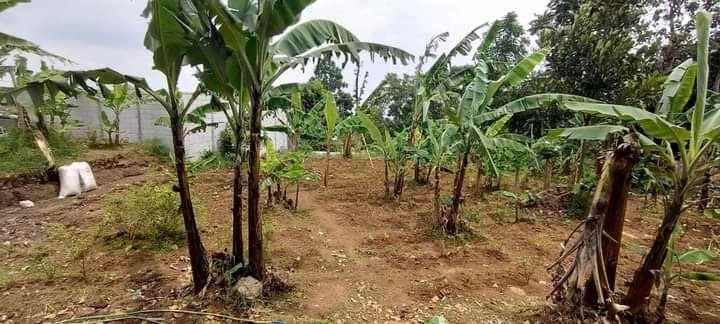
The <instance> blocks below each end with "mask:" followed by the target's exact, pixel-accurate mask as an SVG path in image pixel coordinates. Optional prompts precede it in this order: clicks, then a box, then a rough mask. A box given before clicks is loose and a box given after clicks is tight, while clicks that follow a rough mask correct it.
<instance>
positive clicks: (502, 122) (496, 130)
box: [485, 115, 513, 137]
mask: <svg viewBox="0 0 720 324" xmlns="http://www.w3.org/2000/svg"><path fill="white" fill-rule="evenodd" d="M512 116H513V115H506V116H505V117H503V118H500V119H498V120H496V121H495V122H493V123H492V125H490V127H488V129H487V131H486V132H485V134H487V136H488V137H497V136H498V135H500V133H502V132H503V131H504V130H505V126H507V123H508V122H509V121H510V119H511V118H512Z"/></svg>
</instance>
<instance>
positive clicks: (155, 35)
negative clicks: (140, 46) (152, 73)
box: [145, 0, 190, 87]
mask: <svg viewBox="0 0 720 324" xmlns="http://www.w3.org/2000/svg"><path fill="white" fill-rule="evenodd" d="M151 5H152V12H151V18H150V25H149V26H148V31H147V34H146V36H145V47H147V48H148V49H149V50H150V51H152V52H153V62H154V63H155V69H157V70H158V71H160V72H162V73H163V74H164V75H165V76H166V77H167V79H168V83H169V84H170V85H171V87H175V86H176V84H177V80H178V78H179V76H180V68H181V66H182V62H183V57H184V56H185V54H186V53H187V52H188V47H189V46H190V41H189V38H188V35H187V31H186V30H185V28H184V27H183V25H182V24H181V22H180V21H179V19H178V16H177V14H178V13H180V12H181V10H182V8H181V4H180V1H177V0H153V1H152V2H151Z"/></svg>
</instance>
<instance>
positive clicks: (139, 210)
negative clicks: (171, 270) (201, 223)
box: [103, 184, 202, 249]
mask: <svg viewBox="0 0 720 324" xmlns="http://www.w3.org/2000/svg"><path fill="white" fill-rule="evenodd" d="M197 207H199V206H196V214H197V216H198V217H200V216H201V215H202V208H197ZM103 227H104V228H105V229H107V230H110V231H111V234H112V235H113V236H114V237H117V238H124V239H126V240H128V241H129V242H130V244H133V245H135V244H136V243H150V244H151V245H152V247H154V248H159V249H167V248H170V247H173V246H177V245H178V244H181V243H182V242H183V237H184V232H185V231H184V228H183V220H182V216H181V214H180V199H179V197H178V195H177V193H175V192H173V191H172V189H171V186H170V185H153V184H146V185H144V186H142V187H137V188H134V189H132V190H130V191H129V192H127V193H125V194H122V195H118V196H114V197H111V198H109V199H108V200H107V201H106V203H105V218H104V220H103Z"/></svg>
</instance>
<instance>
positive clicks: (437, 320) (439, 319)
mask: <svg viewBox="0 0 720 324" xmlns="http://www.w3.org/2000/svg"><path fill="white" fill-rule="evenodd" d="M423 323H424V324H448V323H450V322H448V320H446V319H445V317H444V316H442V315H438V316H433V317H432V318H430V319H428V320H427V321H425V322H423Z"/></svg>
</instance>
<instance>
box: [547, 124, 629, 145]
mask: <svg viewBox="0 0 720 324" xmlns="http://www.w3.org/2000/svg"><path fill="white" fill-rule="evenodd" d="M627 131H629V130H628V128H627V127H624V126H618V125H593V126H583V127H574V128H563V129H552V130H550V131H549V132H548V134H547V135H546V136H547V137H548V138H558V137H562V138H567V139H575V140H591V141H602V140H605V139H606V138H607V136H608V135H609V134H612V133H625V132H627Z"/></svg>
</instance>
